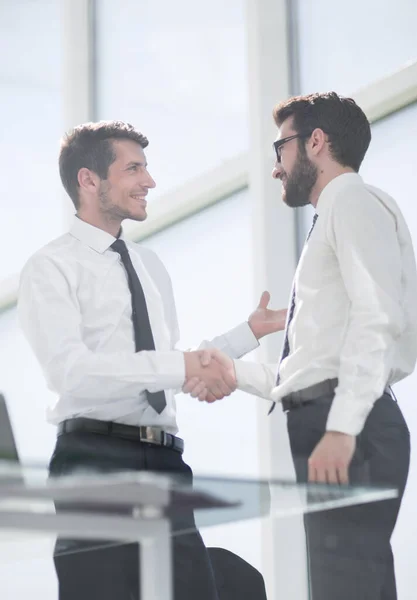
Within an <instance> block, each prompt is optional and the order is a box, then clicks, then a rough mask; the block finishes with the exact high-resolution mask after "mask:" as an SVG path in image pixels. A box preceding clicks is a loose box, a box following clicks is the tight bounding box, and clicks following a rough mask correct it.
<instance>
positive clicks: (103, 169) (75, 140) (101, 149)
mask: <svg viewBox="0 0 417 600" xmlns="http://www.w3.org/2000/svg"><path fill="white" fill-rule="evenodd" d="M113 140H132V141H133V142H136V143H137V144H139V145H140V146H141V147H142V148H146V146H147V145H148V144H149V142H148V139H147V138H146V137H145V136H144V135H143V134H142V133H140V132H139V131H137V130H136V129H135V128H134V127H133V125H130V124H129V123H124V122H123V121H99V122H98V123H84V124H82V125H78V126H77V127H75V128H74V129H72V130H71V131H69V132H68V133H66V134H65V135H64V137H63V139H62V141H61V147H60V152H59V174H60V176H61V181H62V185H63V186H64V188H65V190H66V192H67V194H68V196H69V197H70V198H71V200H72V201H73V203H74V206H75V208H76V209H78V208H79V207H80V198H79V184H78V172H79V170H80V169H83V168H86V169H90V170H91V171H94V173H96V174H97V175H98V176H99V177H100V179H107V175H108V170H109V167H110V165H111V164H112V163H113V162H114V161H115V160H116V154H115V152H114V148H113V143H112V142H113Z"/></svg>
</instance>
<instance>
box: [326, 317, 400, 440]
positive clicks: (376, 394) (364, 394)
mask: <svg viewBox="0 0 417 600" xmlns="http://www.w3.org/2000/svg"><path fill="white" fill-rule="evenodd" d="M393 323H394V319H393V320H392V321H391V326H389V325H388V323H387V324H385V325H382V324H380V326H379V327H378V326H376V324H375V325H374V327H372V326H370V324H369V322H368V324H367V325H365V323H362V324H361V323H360V321H359V320H358V321H357V322H353V323H351V325H350V327H349V332H348V335H347V337H346V340H345V343H344V347H343V349H342V352H341V355H340V367H339V375H338V380H339V383H338V387H337V389H336V395H335V398H334V399H333V402H332V406H331V409H330V412H329V416H328V420H327V425H326V429H327V430H328V431H340V432H342V433H347V434H350V435H358V434H359V433H360V432H361V431H362V429H363V427H364V425H365V421H366V419H367V417H368V415H369V413H370V411H371V410H372V407H373V405H374V403H375V402H376V400H377V399H378V398H380V397H381V396H382V394H383V392H384V389H385V387H386V385H387V381H388V378H389V374H390V365H391V364H392V352H393V350H394V348H395V338H396V333H395V327H394V325H393Z"/></svg>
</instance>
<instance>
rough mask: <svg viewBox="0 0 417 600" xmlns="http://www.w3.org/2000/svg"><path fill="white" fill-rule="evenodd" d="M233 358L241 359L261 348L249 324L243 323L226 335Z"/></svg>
mask: <svg viewBox="0 0 417 600" xmlns="http://www.w3.org/2000/svg"><path fill="white" fill-rule="evenodd" d="M225 337H226V340H227V343H228V345H229V347H230V350H231V352H232V356H234V357H235V358H240V357H241V356H244V355H245V354H248V352H252V350H255V348H257V347H258V346H259V341H258V339H257V338H256V336H255V334H254V333H253V331H252V329H251V328H250V326H249V323H248V322H245V323H241V324H240V325H238V326H237V327H234V328H233V329H231V330H230V331H228V332H227V333H226V334H225Z"/></svg>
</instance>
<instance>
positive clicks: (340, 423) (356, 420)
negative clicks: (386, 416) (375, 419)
mask: <svg viewBox="0 0 417 600" xmlns="http://www.w3.org/2000/svg"><path fill="white" fill-rule="evenodd" d="M371 409H372V405H371V406H369V405H367V404H363V402H358V401H357V400H355V398H353V397H351V396H350V397H346V396H337V394H336V396H335V397H334V399H333V402H332V406H331V408H330V412H329V416H328V417H327V423H326V431H339V432H340V433H346V434H348V435H354V436H356V435H359V433H360V432H361V431H362V429H363V427H364V425H365V421H366V419H367V417H368V415H369V413H370V412H371Z"/></svg>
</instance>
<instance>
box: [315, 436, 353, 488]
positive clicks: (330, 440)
mask: <svg viewBox="0 0 417 600" xmlns="http://www.w3.org/2000/svg"><path fill="white" fill-rule="evenodd" d="M355 448H356V438H355V436H353V435H348V434H346V433H341V432H340V431H327V432H326V433H325V434H324V436H323V437H322V438H321V440H320V442H319V443H318V444H317V446H316V447H315V448H314V451H313V453H312V455H311V456H310V458H309V459H308V480H309V481H311V482H317V483H335V484H338V483H342V484H343V483H345V484H346V483H349V473H348V470H349V465H350V463H351V461H352V457H353V454H354V452H355Z"/></svg>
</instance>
